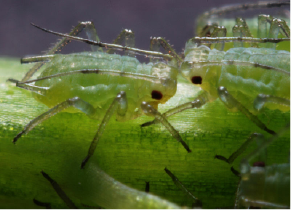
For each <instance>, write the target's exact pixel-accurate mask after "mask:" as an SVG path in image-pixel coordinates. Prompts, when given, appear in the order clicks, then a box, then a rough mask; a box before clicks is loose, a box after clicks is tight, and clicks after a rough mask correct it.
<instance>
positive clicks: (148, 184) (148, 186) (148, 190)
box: [145, 182, 150, 193]
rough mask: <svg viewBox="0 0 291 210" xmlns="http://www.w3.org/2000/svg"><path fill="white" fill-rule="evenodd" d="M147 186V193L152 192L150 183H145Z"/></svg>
mask: <svg viewBox="0 0 291 210" xmlns="http://www.w3.org/2000/svg"><path fill="white" fill-rule="evenodd" d="M145 183H146V186H145V192H147V193H148V192H150V182H145Z"/></svg>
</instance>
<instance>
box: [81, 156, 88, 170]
mask: <svg viewBox="0 0 291 210" xmlns="http://www.w3.org/2000/svg"><path fill="white" fill-rule="evenodd" d="M88 160H89V156H86V157H85V159H84V160H83V161H82V164H81V169H84V167H85V165H86V163H87V162H88Z"/></svg>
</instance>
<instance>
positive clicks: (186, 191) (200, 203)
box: [164, 168, 202, 207]
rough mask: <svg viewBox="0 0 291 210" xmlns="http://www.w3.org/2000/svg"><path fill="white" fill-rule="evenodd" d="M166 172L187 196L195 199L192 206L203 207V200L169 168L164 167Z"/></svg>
mask: <svg viewBox="0 0 291 210" xmlns="http://www.w3.org/2000/svg"><path fill="white" fill-rule="evenodd" d="M164 170H165V172H166V173H167V174H168V175H169V176H170V177H171V179H172V180H173V182H174V184H175V185H176V186H177V187H178V188H179V189H180V190H182V191H183V192H184V193H186V194H187V196H188V197H189V198H190V199H191V200H192V201H193V204H192V206H193V207H202V202H201V201H200V200H199V199H198V198H196V197H195V196H194V195H193V194H192V193H191V192H190V191H189V190H188V189H187V188H186V187H185V186H184V185H183V184H182V183H181V182H180V181H179V179H178V178H177V177H176V176H175V175H174V174H173V173H172V172H171V171H170V170H169V169H167V168H165V169H164Z"/></svg>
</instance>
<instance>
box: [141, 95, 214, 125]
mask: <svg viewBox="0 0 291 210" xmlns="http://www.w3.org/2000/svg"><path fill="white" fill-rule="evenodd" d="M207 102H209V98H208V93H207V92H206V91H203V92H202V93H201V94H200V95H199V96H198V97H196V98H195V99H194V100H193V101H191V102H187V103H184V104H181V105H179V106H177V107H174V108H172V109H169V110H168V111H166V112H165V113H163V117H165V118H168V117H170V116H171V115H174V114H177V113H179V112H182V111H184V110H187V109H193V108H200V107H202V106H203V105H204V104H206V103H207ZM157 123H159V121H158V120H157V119H154V120H153V121H149V122H146V123H143V124H142V125H141V127H146V126H150V125H152V124H157Z"/></svg>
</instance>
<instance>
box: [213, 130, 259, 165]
mask: <svg viewBox="0 0 291 210" xmlns="http://www.w3.org/2000/svg"><path fill="white" fill-rule="evenodd" d="M257 138H264V136H263V135H262V134H259V133H253V134H252V135H250V136H249V138H248V139H247V140H246V141H245V142H244V143H243V144H242V145H241V146H240V148H238V150H236V151H235V152H234V153H232V154H231V155H230V156H229V158H226V157H224V156H222V155H215V158H217V159H219V160H222V161H224V162H227V163H228V164H232V163H233V161H234V160H235V159H236V158H237V157H238V156H239V155H241V154H242V153H243V152H244V151H245V150H246V149H247V148H248V146H249V145H250V143H252V142H253V141H254V140H256V139H257Z"/></svg>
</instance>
